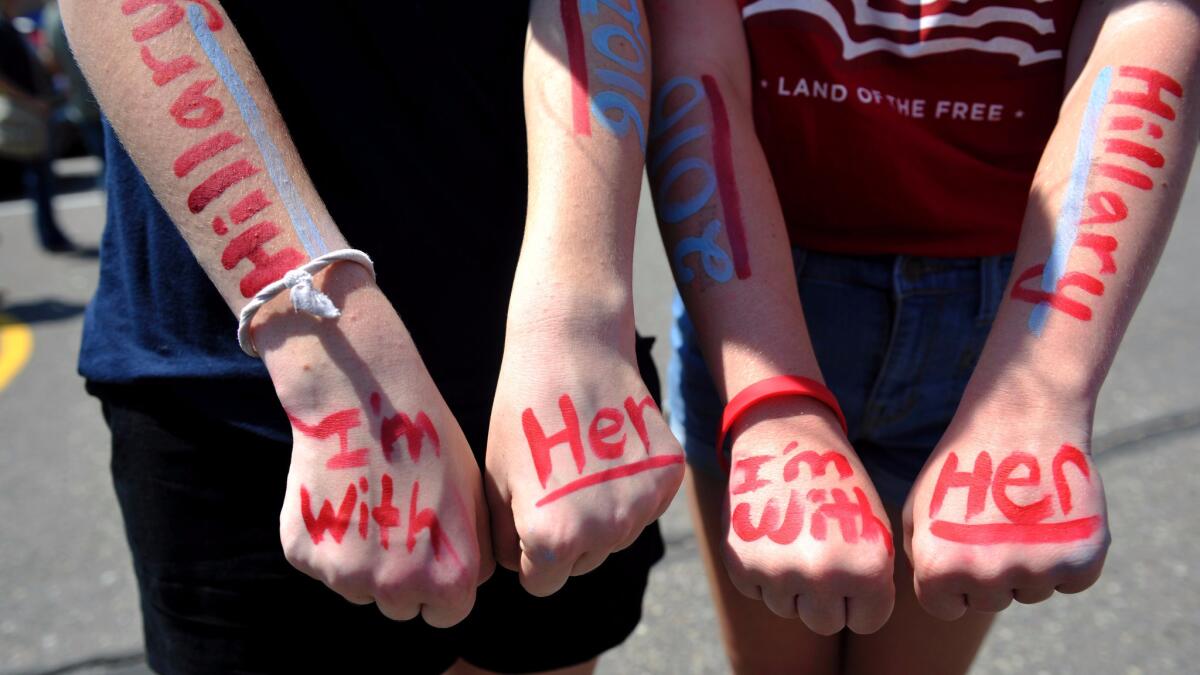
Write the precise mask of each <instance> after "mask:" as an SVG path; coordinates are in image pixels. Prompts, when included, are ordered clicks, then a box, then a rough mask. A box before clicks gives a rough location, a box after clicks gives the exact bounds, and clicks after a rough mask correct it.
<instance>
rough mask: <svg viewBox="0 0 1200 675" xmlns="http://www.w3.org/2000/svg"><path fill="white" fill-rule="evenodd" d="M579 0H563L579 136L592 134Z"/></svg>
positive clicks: (575, 125)
mask: <svg viewBox="0 0 1200 675" xmlns="http://www.w3.org/2000/svg"><path fill="white" fill-rule="evenodd" d="M578 2H579V0H561V2H560V3H559V9H560V12H561V14H562V24H563V36H564V37H565V38H566V42H567V67H568V68H569V69H570V71H571V123H572V126H573V128H574V130H575V134H576V135H578V136H591V135H592V125H591V119H590V118H589V117H588V65H587V54H586V53H585V51H584V47H583V23H582V21H581V20H580V18H579V5H578Z"/></svg>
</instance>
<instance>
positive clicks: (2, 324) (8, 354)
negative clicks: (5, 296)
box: [0, 314, 33, 391]
mask: <svg viewBox="0 0 1200 675" xmlns="http://www.w3.org/2000/svg"><path fill="white" fill-rule="evenodd" d="M32 353H33V331H32V330H30V329H29V326H27V325H25V324H23V323H21V322H20V321H18V320H17V319H16V318H14V317H12V316H9V315H8V314H0V391H3V390H4V388H5V387H7V386H8V383H9V382H11V381H12V379H13V378H14V377H16V376H17V373H19V372H21V368H23V367H25V362H26V361H28V360H29V355H30V354H32Z"/></svg>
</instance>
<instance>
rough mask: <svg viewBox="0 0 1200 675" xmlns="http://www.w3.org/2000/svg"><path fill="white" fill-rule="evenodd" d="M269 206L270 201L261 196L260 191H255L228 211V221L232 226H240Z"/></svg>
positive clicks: (265, 196)
mask: <svg viewBox="0 0 1200 675" xmlns="http://www.w3.org/2000/svg"><path fill="white" fill-rule="evenodd" d="M270 205H271V200H269V199H267V195H265V194H263V191H262V190H255V191H254V192H251V193H250V194H248V195H246V196H245V197H242V198H241V199H240V200H239V201H238V203H236V204H234V205H233V208H231V209H229V219H230V220H232V221H233V224H234V225H241V224H242V223H244V222H246V221H247V220H250V218H252V217H254V216H255V215H256V214H258V212H260V211H262V210H263V209H265V208H267V207H268V206H270Z"/></svg>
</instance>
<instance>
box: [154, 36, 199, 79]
mask: <svg viewBox="0 0 1200 675" xmlns="http://www.w3.org/2000/svg"><path fill="white" fill-rule="evenodd" d="M142 63H144V64H146V67H147V68H149V69H150V72H151V73H153V75H152V78H153V80H154V84H156V85H157V86H160V87H162V86H165V85H167V84H170V83H171V82H173V81H174V80H175V78H177V77H179V76H180V75H183V74H184V73H186V72H188V71H190V70H192V69H193V68H195V67H196V65H197V64H196V60H195V59H193V58H192V57H191V56H188V55H187V54H184V55H183V56H177V57H175V58H173V59H171V60H170V61H159V60H158V59H156V58H154V54H153V53H151V51H150V47H149V46H148V45H142Z"/></svg>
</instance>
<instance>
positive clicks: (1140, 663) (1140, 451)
mask: <svg viewBox="0 0 1200 675" xmlns="http://www.w3.org/2000/svg"><path fill="white" fill-rule="evenodd" d="M82 167H83V168H82V169H80V167H79V166H78V165H77V166H74V167H66V170H69V171H81V170H82V171H84V172H86V171H87V170H88V169H87V167H88V165H87V164H86V163H84V164H83V165H82ZM1196 168H1197V169H1198V170H1200V166H1197V167H1196ZM1191 183H1192V184H1191V185H1190V189H1189V190H1188V192H1187V194H1186V196H1185V200H1184V206H1183V208H1182V209H1181V211H1180V214H1179V217H1178V220H1177V222H1176V227H1175V231H1174V234H1173V235H1172V238H1171V241H1170V243H1169V245H1168V247H1167V251H1166V254H1165V256H1164V258H1163V261H1162V263H1161V265H1160V266H1159V269H1158V272H1157V273H1156V275H1155V278H1154V281H1153V283H1152V284H1151V287H1150V290H1149V292H1148V293H1147V295H1146V297H1145V300H1144V301H1143V302H1142V305H1141V307H1140V308H1139V310H1138V312H1137V316H1136V317H1135V319H1134V322H1133V325H1132V327H1131V328H1130V330H1129V332H1128V334H1127V335H1126V337H1125V341H1124V344H1123V346H1122V349H1121V352H1120V354H1119V356H1118V358H1117V361H1116V363H1115V364H1114V366H1113V369H1112V372H1111V374H1110V376H1109V379H1108V383H1107V384H1106V385H1105V387H1104V390H1103V392H1102V396H1101V402H1100V405H1099V411H1098V416H1097V420H1096V437H1095V443H1094V445H1095V447H1096V449H1097V451H1098V459H1097V462H1098V464H1099V467H1100V471H1101V472H1102V474H1103V476H1104V479H1105V486H1106V488H1107V495H1108V500H1109V513H1110V521H1111V528H1112V531H1113V536H1114V544H1113V547H1112V550H1111V552H1110V555H1109V559H1108V563H1107V565H1106V567H1105V571H1104V576H1103V577H1102V578H1101V580H1100V581H1099V582H1098V583H1097V585H1096V586H1094V587H1093V588H1092V589H1090V590H1089V591H1087V592H1085V593H1082V594H1079V595H1074V596H1056V597H1055V598H1053V599H1051V600H1050V601H1048V602H1045V603H1042V604H1039V605H1035V606H1023V605H1016V606H1014V607H1012V608H1010V609H1008V610H1006V611H1005V612H1003V613H1002V614H1001V615H1000V617H999V619H998V620H997V622H996V627H995V628H994V629H993V631H992V633H991V634H990V636H989V637H988V640H987V643H986V644H985V646H984V649H983V652H982V654H981V655H980V657H979V659H978V661H977V663H976V666H975V668H974V669H973V670H972V673H974V674H975V675H985V674H987V675H992V674H997V673H1031V674H1035V673H1036V674H1040V673H1054V674H1057V673H1081V674H1089V675H1091V674H1094V673H1119V674H1123V675H1135V674H1147V675H1149V674H1154V675H1157V674H1170V673H1194V672H1198V668H1200V639H1197V636H1198V635H1200V582H1197V580H1196V578H1195V577H1193V574H1197V573H1200V520H1198V519H1197V518H1196V516H1195V514H1194V511H1195V508H1196V506H1197V500H1196V499H1195V497H1194V494H1195V492H1196V488H1195V487H1194V481H1195V478H1194V477H1195V476H1197V475H1200V452H1198V450H1200V447H1198V446H1200V384H1198V383H1200V339H1198V336H1197V334H1198V333H1200V302H1197V300H1196V290H1197V288H1198V286H1197V283H1196V281H1195V275H1196V267H1194V265H1195V261H1196V260H1198V259H1200V228H1197V227H1196V226H1197V224H1198V221H1200V185H1198V184H1200V171H1194V172H1193V177H1192V181H1191ZM103 204H104V200H103V196H102V195H101V194H100V193H99V192H95V191H84V192H79V193H74V194H69V195H64V196H61V197H59V198H58V200H57V202H56V207H57V209H58V212H59V215H60V219H61V220H62V222H63V226H64V229H65V230H66V231H67V232H68V233H69V234H70V235H71V236H72V237H73V238H74V239H75V240H76V241H78V242H81V243H83V244H85V245H88V246H92V247H94V246H96V245H97V244H98V242H99V236H100V231H101V227H102V224H103V217H104V210H103ZM31 218H32V211H31V207H30V205H29V204H28V203H26V202H4V203H0V293H2V294H3V300H2V301H0V302H2V305H0V675H12V674H14V673H39V674H45V673H67V672H69V673H105V674H113V673H121V674H124V675H133V674H135V673H139V674H140V673H146V672H149V671H148V670H147V669H146V667H145V663H144V658H143V656H142V644H141V635H140V623H139V622H140V619H139V613H138V612H139V610H138V603H137V597H136V587H135V584H134V581H133V572H132V566H131V561H130V558H129V553H128V550H127V548H126V545H125V540H124V535H123V531H122V527H121V520H120V515H119V513H118V511H117V506H116V501H115V498H114V496H113V492H112V485H111V481H110V479H109V474H108V433H107V429H106V428H105V426H104V423H103V420H102V419H101V416H100V410H99V406H98V405H97V404H96V402H95V401H94V400H92V399H91V398H89V397H88V396H87V395H86V394H85V393H84V391H83V382H82V380H81V379H80V378H79V376H78V375H76V373H75V359H76V355H77V352H78V348H79V335H80V328H81V326H82V312H83V310H84V307H85V305H86V303H87V301H88V299H89V297H90V296H91V293H92V292H93V290H94V288H95V283H96V269H97V260H96V258H95V257H94V255H91V254H88V253H85V254H83V255H72V256H49V255H47V254H45V253H42V252H41V251H40V250H39V249H38V247H37V246H36V243H35V241H34V238H33V231H32V230H33V228H32V222H31ZM638 230H639V231H638V251H637V259H636V273H635V285H636V292H637V298H636V300H637V310H638V324H639V328H640V330H641V331H642V332H643V333H644V334H648V335H654V336H657V337H658V339H659V343H658V345H657V346H656V348H655V355H656V357H657V358H658V363H659V366H660V369H661V368H663V367H664V366H665V364H666V356H667V342H668V341H669V333H668V324H669V316H670V313H669V305H670V300H671V297H672V293H673V291H672V283H671V279H670V276H669V272H668V269H667V266H666V261H665V257H664V256H663V251H662V245H661V243H660V242H659V241H658V238H657V233H656V231H655V228H654V221H653V217H652V215H651V213H650V212H649V210H648V209H646V208H643V210H642V213H641V215H640V217H639V222H638ZM663 531H664V536H665V537H666V539H667V542H668V552H667V556H666V558H665V559H664V560H663V561H662V563H660V564H659V565H658V566H657V567H656V568H655V570H654V572H653V574H652V577H651V581H650V587H649V591H648V594H647V597H646V601H645V612H644V620H643V622H642V624H641V626H639V627H638V629H637V631H636V632H635V634H634V635H633V636H632V637H631V638H630V639H629V640H628V641H627V642H626V643H625V644H624V645H622V646H620V647H618V648H617V649H615V650H613V651H612V652H610V653H609V654H608V655H606V656H605V657H604V659H603V660H602V661H601V667H600V672H601V673H605V674H617V673H621V674H625V673H723V672H727V670H728V668H727V666H726V664H725V661H724V655H723V653H722V650H721V645H720V640H719V639H718V629H717V625H716V619H715V616H714V613H713V609H712V606H711V603H710V601H709V597H708V589H707V583H706V580H705V578H704V573H703V570H702V569H701V566H700V562H699V560H698V559H697V557H696V542H695V539H694V537H693V536H692V533H691V526H690V522H689V519H688V516H687V507H686V504H685V502H684V499H683V498H682V497H681V498H678V499H676V501H675V504H674V505H673V506H672V507H671V509H670V511H669V512H668V513H667V515H666V517H665V518H664V519H663Z"/></svg>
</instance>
